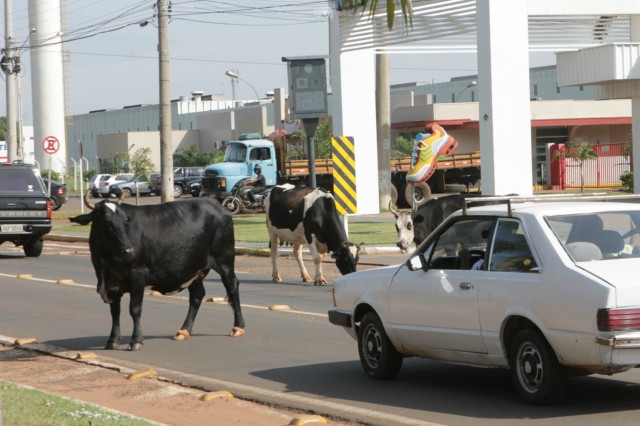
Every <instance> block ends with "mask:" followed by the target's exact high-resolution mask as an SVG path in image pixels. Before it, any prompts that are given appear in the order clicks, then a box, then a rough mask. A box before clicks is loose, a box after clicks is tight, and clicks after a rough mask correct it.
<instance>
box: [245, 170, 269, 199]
mask: <svg viewBox="0 0 640 426" xmlns="http://www.w3.org/2000/svg"><path fill="white" fill-rule="evenodd" d="M253 172H254V173H255V174H256V178H255V179H249V180H247V181H245V182H244V183H243V184H242V186H243V187H244V186H253V188H251V190H250V191H249V192H247V198H248V199H249V201H251V203H255V201H256V194H259V193H261V192H262V191H264V190H265V187H266V186H267V179H266V178H265V177H264V175H263V174H262V167H260V166H259V165H257V164H256V165H255V167H254V168H253Z"/></svg>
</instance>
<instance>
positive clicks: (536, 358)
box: [509, 329, 567, 405]
mask: <svg viewBox="0 0 640 426" xmlns="http://www.w3.org/2000/svg"><path fill="white" fill-rule="evenodd" d="M509 368H510V373H511V381H512V382H513V385H514V387H515V388H516V391H517V392H518V395H520V397H521V398H522V399H523V400H524V401H525V402H527V403H529V404H534V405H544V404H549V403H552V402H554V401H556V400H558V399H559V398H560V397H561V396H562V394H563V393H564V389H565V385H566V380H567V374H566V370H565V369H564V367H563V366H562V365H560V363H559V362H558V358H556V354H555V353H554V352H553V349H552V348H551V346H550V345H549V343H547V341H546V340H545V338H544V337H542V336H541V335H540V333H538V332H536V331H534V330H531V329H524V330H522V331H520V332H519V333H518V334H517V335H516V337H515V339H514V341H513V344H512V345H511V350H510V352H509Z"/></svg>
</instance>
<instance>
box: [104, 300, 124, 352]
mask: <svg viewBox="0 0 640 426" xmlns="http://www.w3.org/2000/svg"><path fill="white" fill-rule="evenodd" d="M120 299H121V297H120V296H117V297H115V296H114V297H113V300H112V301H111V303H109V310H110V311H111V334H110V335H109V340H107V344H106V345H105V346H104V348H105V349H118V347H119V346H120Z"/></svg>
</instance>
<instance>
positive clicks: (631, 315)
mask: <svg viewBox="0 0 640 426" xmlns="http://www.w3.org/2000/svg"><path fill="white" fill-rule="evenodd" d="M638 329H640V308H633V309H598V330H600V331H622V330H638Z"/></svg>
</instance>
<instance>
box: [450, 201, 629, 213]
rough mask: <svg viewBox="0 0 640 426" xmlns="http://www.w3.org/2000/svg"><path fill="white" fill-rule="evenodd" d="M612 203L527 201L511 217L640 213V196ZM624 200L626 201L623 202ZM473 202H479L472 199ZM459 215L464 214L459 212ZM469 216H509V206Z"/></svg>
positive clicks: (513, 206)
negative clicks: (620, 212) (611, 212)
mask: <svg viewBox="0 0 640 426" xmlns="http://www.w3.org/2000/svg"><path fill="white" fill-rule="evenodd" d="M608 198H609V199H611V201H599V200H597V201H586V197H585V198H584V199H585V201H577V200H571V201H552V200H550V199H548V198H547V199H539V200H536V201H525V202H523V203H511V205H510V207H511V215H513V216H519V215H532V216H553V215H561V214H585V213H595V212H605V211H628V210H638V211H640V196H610V197H608ZM623 200H624V201H623ZM472 201H477V198H476V199H472ZM456 214H457V215H462V214H464V212H463V211H462V210H459V211H458V212H456ZM467 214H468V215H490V216H494V215H497V216H505V215H509V205H508V204H506V203H505V204H495V205H489V206H478V207H470V208H468V209H467Z"/></svg>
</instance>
